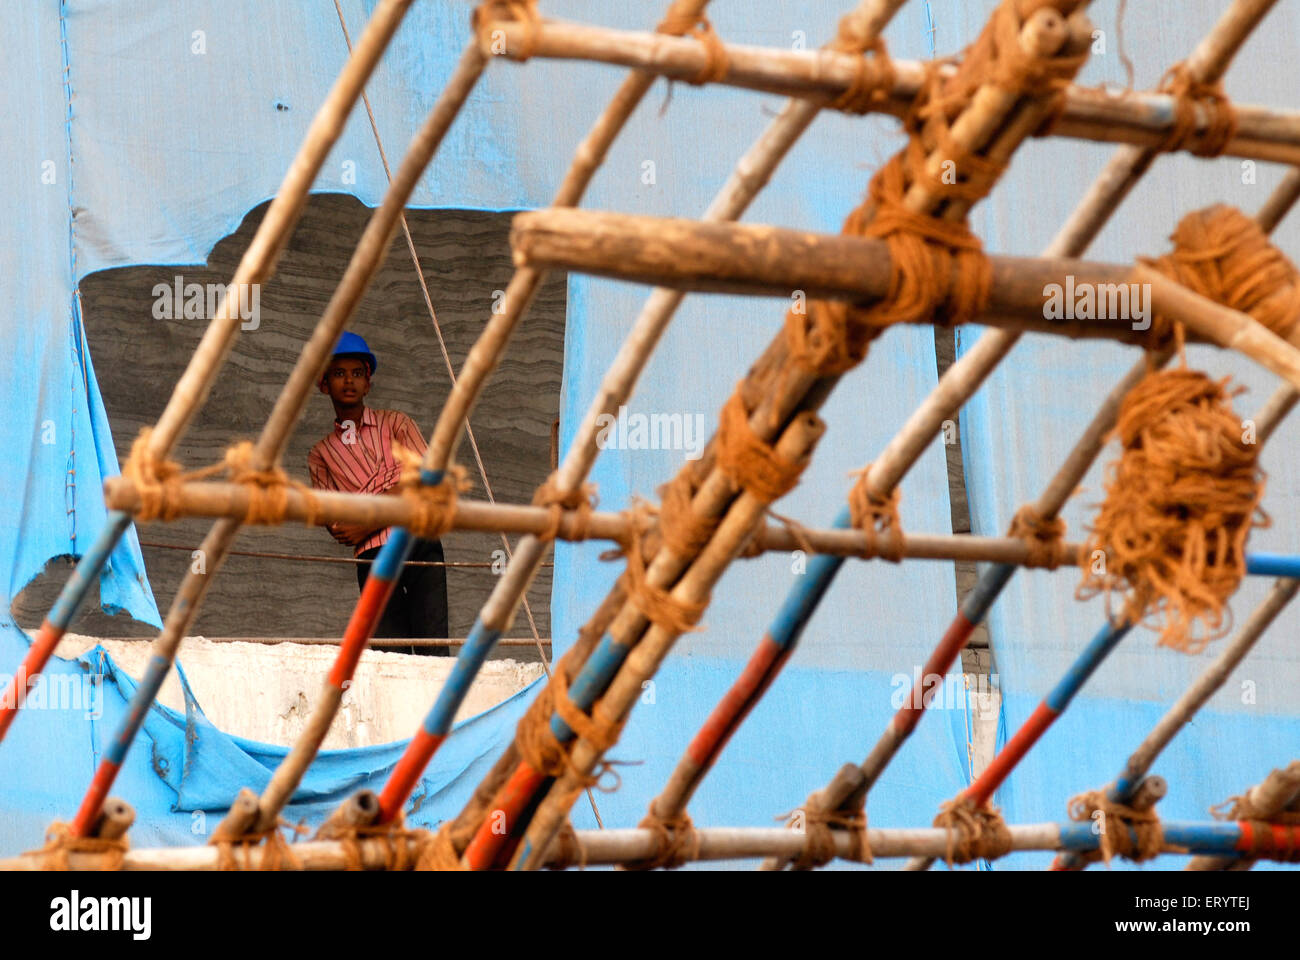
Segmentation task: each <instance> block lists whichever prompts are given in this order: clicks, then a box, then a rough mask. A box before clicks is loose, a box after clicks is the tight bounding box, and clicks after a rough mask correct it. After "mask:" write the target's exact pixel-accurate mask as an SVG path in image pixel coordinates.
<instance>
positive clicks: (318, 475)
mask: <svg viewBox="0 0 1300 960" xmlns="http://www.w3.org/2000/svg"><path fill="white" fill-rule="evenodd" d="M394 441H396V442H397V443H400V444H401V445H402V446H404V447H406V448H407V449H408V450H413V451H415V452H416V453H418V454H420V455H421V456H423V455H424V450H425V447H426V446H427V444H426V443H425V442H424V437H423V436H422V435H421V434H420V428H419V427H417V426H416V425H415V421H414V420H412V419H411V418H410V417H408V416H407V415H406V414H404V413H401V412H399V411H397V410H372V409H371V408H370V407H366V408H365V411H364V412H363V413H362V414H361V423H360V424H359V425H358V424H354V423H353V422H352V421H351V420H345V421H344V422H343V423H339V422H338V421H335V422H334V430H333V432H332V433H330V434H328V435H327V436H325V437H324V438H322V439H321V440H319V441H318V442H317V443H316V445H315V446H314V447H312V448H311V453H309V454H307V472H308V473H310V474H311V485H312V486H313V487H315V488H316V489H317V490H341V491H344V492H346V493H383V492H384V491H385V490H388V489H390V488H392V487H395V486H396V485H397V481H398V480H399V479H400V478H401V476H402V466H401V464H399V463H398V462H397V458H396V457H395V456H393V442H394ZM389 529H390V528H389V527H384V529H382V530H378V531H376V532H375V533H373V534H371V535H370V536H369V537H367V538H366V539H365V540H363V541H362V542H361V543H359V544H357V547H356V550H355V552H354V553H353V556H360V555H361V554H362V553H364V552H365V551H367V550H370V549H372V548H374V547H380V546H383V545H384V544H385V543H387V542H388V532H389Z"/></svg>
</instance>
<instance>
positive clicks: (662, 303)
mask: <svg viewBox="0 0 1300 960" xmlns="http://www.w3.org/2000/svg"><path fill="white" fill-rule="evenodd" d="M903 2H904V0H863V2H862V3H860V4H859V6H858V7H856V8H855V9H854V10H853V11H852V12H850V13H849V14H848V17H847V18H846V22H847V23H848V24H849V25H850V26H851V27H852V28H854V29H856V31H857V32H858V34H859V35H861V36H863V37H865V38H867V39H872V38H875V37H878V36H879V34H880V31H881V30H883V29H884V26H885V24H887V23H888V22H889V20H890V18H891V17H892V16H893V15H894V13H895V12H896V11H897V10H898V8H899V7H901V6H902V4H903ZM822 106H823V104H820V103H817V102H813V101H804V100H792V101H790V102H789V103H788V104H787V105H786V107H785V108H784V109H783V110H782V111H781V113H780V114H779V115H778V116H777V117H776V118H775V119H774V120H773V121H772V123H771V124H769V126H768V128H767V129H766V130H765V131H764V132H763V134H762V135H760V137H759V138H758V140H757V141H755V143H754V144H753V145H752V146H751V147H750V149H749V150H748V151H746V153H745V154H744V155H743V156H742V157H741V158H740V160H739V161H738V162H737V164H736V167H735V169H734V170H733V172H732V174H731V176H730V177H729V178H728V180H727V182H726V183H725V184H724V185H723V187H722V190H721V191H720V192H719V193H718V195H717V196H716V197H715V198H714V200H713V202H712V203H711V204H710V205H709V208H708V209H707V210H706V211H705V214H704V219H705V220H709V221H722V220H735V219H737V218H739V217H740V215H741V214H742V213H743V212H744V211H745V209H746V208H747V207H748V206H749V204H750V202H751V201H752V200H753V199H754V197H755V196H757V194H758V192H759V191H760V190H762V188H763V187H764V186H766V184H767V182H768V180H769V179H770V177H771V176H772V173H773V172H774V171H775V169H776V167H777V166H778V165H779V164H780V162H781V160H782V159H784V157H785V155H786V153H787V152H788V151H789V149H790V147H791V146H793V144H794V142H795V141H796V140H797V139H798V138H799V136H800V135H801V134H802V133H803V132H804V130H806V129H807V128H808V126H809V125H810V124H811V123H812V121H813V119H814V118H815V117H816V116H817V113H818V112H819V111H820V110H821V107H822ZM681 300H682V295H681V294H680V293H678V292H676V291H673V290H667V289H663V288H658V289H656V290H655V291H654V292H653V293H652V294H651V296H650V297H649V299H648V300H647V302H646V304H645V306H644V307H643V308H642V310H641V312H640V314H639V315H638V317H637V319H636V321H635V323H634V324H633V327H632V330H631V332H630V333H629V334H628V336H627V338H626V339H625V340H624V342H623V344H622V346H621V347H620V348H619V352H618V354H617V355H616V356H615V358H614V362H613V363H612V364H611V365H610V367H609V369H608V370H607V371H606V374H605V377H604V378H603V380H602V382H601V386H600V389H599V390H598V391H597V394H596V397H595V398H594V399H593V401H592V403H591V405H590V406H589V407H588V410H587V413H586V415H585V417H584V419H583V421H582V423H581V424H580V426H579V428H578V432H577V436H576V437H575V439H574V442H573V443H572V444H571V445H570V447H569V450H568V451H567V453H566V454H565V458H564V460H563V462H562V463H561V464H560V466H559V469H558V470H557V471H556V473H555V478H554V482H555V487H556V490H557V492H558V493H559V494H560V495H562V496H563V495H568V494H572V493H574V492H576V491H578V490H579V489H580V488H581V485H582V483H583V482H584V480H585V478H586V476H587V474H588V473H589V472H590V470H591V467H592V465H593V464H594V463H595V459H596V456H597V454H598V453H599V446H598V444H597V442H596V438H597V436H598V435H599V432H600V428H601V415H602V414H605V413H608V412H610V411H616V410H617V409H618V407H619V406H620V405H622V404H624V403H626V401H627V399H628V397H629V396H630V395H631V392H632V389H633V387H634V386H635V385H636V381H637V379H638V378H639V377H640V375H641V371H642V370H643V369H644V368H645V365H646V363H647V362H648V361H649V357H650V354H651V353H652V352H653V350H654V348H655V345H656V344H657V343H658V341H659V338H660V336H662V334H663V331H664V330H665V329H666V328H667V325H668V323H669V322H670V321H671V319H672V316H673V314H674V312H675V311H676V309H677V307H678V305H679V304H680V303H681ZM545 551H546V543H545V542H544V541H541V540H539V539H537V538H536V537H533V536H525V537H524V538H523V540H521V541H520V543H519V545H518V547H517V548H516V551H515V555H514V556H513V557H512V558H511V560H510V564H509V566H508V567H507V569H506V572H505V574H504V575H503V576H502V577H501V579H500V580H499V581H498V582H497V586H496V587H495V588H494V589H493V591H492V594H491V595H490V596H489V598H488V600H487V602H486V603H485V604H484V606H483V609H482V610H481V611H480V613H479V617H478V620H477V623H479V624H481V625H482V629H483V633H484V636H485V637H488V638H490V636H491V635H492V634H493V633H495V634H497V635H500V633H503V632H504V631H505V630H507V629H509V627H510V624H511V622H512V621H513V619H514V615H515V610H516V608H517V607H518V604H519V600H520V598H521V597H522V596H523V595H524V592H525V591H526V590H527V589H528V585H529V584H530V583H531V582H532V579H533V577H534V575H535V574H536V572H537V569H538V567H539V565H540V563H541V561H542V559H543V557H544V556H545ZM490 642H491V641H490V639H489V640H488V641H487V643H488V644H490ZM483 656H486V653H484V654H483ZM472 668H473V664H472V663H469V664H467V670H466V673H467V674H470V677H471V679H472V673H471V670H472ZM441 699H442V698H441V696H440V698H439V702H435V704H434V707H433V709H432V711H431V718H432V717H434V716H436V714H437V712H438V711H439V709H440V707H439V703H440V702H441ZM422 729H423V728H422ZM425 732H427V731H425ZM434 748H435V749H436V745H435V746H434ZM426 755H427V756H431V755H432V753H431V751H430V750H429V749H428V747H427V746H425V747H424V748H422V749H421V752H420V754H419V755H412V756H411V758H410V763H409V764H407V765H406V769H407V770H408V771H415V772H416V774H418V770H422V769H423V765H424V764H425V763H427V756H426ZM516 761H517V749H516V746H515V745H514V743H513V742H512V743H511V745H510V747H508V748H507V751H506V753H505V754H503V756H502V757H501V758H500V759H499V760H498V762H497V764H496V766H494V768H493V769H492V771H491V772H490V773H489V774H488V776H487V777H486V778H485V780H484V781H483V782H482V783H481V784H480V785H479V787H478V789H477V790H476V791H475V794H474V797H473V798H472V800H471V802H470V803H469V804H467V805H466V807H465V809H464V810H462V811H461V814H460V815H459V816H458V817H457V818H456V820H455V821H454V822H453V825H452V828H451V834H452V838H453V844H454V846H455V848H456V849H457V850H458V851H460V850H462V849H463V848H464V845H465V843H466V842H467V841H468V839H469V838H470V837H471V836H472V835H473V832H474V831H475V830H476V829H477V827H478V823H479V822H480V821H481V820H482V817H483V816H484V814H485V813H486V811H487V809H488V805H489V804H490V803H491V801H492V798H493V794H494V793H495V792H496V790H497V789H498V788H499V787H500V786H501V785H502V784H504V783H505V781H506V779H507V778H508V777H509V776H510V774H511V771H512V770H513V769H514V768H515V764H516ZM395 772H396V771H395ZM411 775H412V773H410V772H406V773H405V777H406V778H407V779H409V777H410V776H411ZM404 792H407V788H406V787H405V785H404V784H403V783H397V782H393V790H392V792H391V795H390V794H389V792H388V791H386V792H385V795H384V796H386V797H389V803H390V806H389V807H388V808H387V809H388V810H391V809H392V806H396V805H397V804H398V803H399V802H404V797H403V796H402V795H403V793H404Z"/></svg>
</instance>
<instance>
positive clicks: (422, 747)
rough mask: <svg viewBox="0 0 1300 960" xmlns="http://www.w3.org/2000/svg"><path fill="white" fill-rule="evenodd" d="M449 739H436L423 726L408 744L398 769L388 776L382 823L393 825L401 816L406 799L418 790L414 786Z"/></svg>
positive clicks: (381, 801)
mask: <svg viewBox="0 0 1300 960" xmlns="http://www.w3.org/2000/svg"><path fill="white" fill-rule="evenodd" d="M446 739H447V738H446V737H445V736H434V735H433V734H431V733H429V732H428V731H427V730H425V729H424V727H420V728H419V729H418V730H417V731H416V733H415V736H414V737H412V738H411V742H410V743H409V744H407V745H406V750H405V752H403V753H402V757H401V759H400V760H398V761H397V766H395V767H393V772H392V773H390V774H389V775H388V782H387V783H385V784H384V789H383V792H382V793H380V794H379V822H380V823H381V824H382V823H392V822H393V820H394V819H395V818H396V817H397V815H398V814H399V813H401V811H402V806H403V805H404V804H405V803H406V798H407V797H409V796H410V795H411V791H412V790H414V789H415V784H416V782H417V781H418V780H419V779H420V775H421V774H422V773H424V768H425V767H427V766H428V765H429V761H430V760H431V759H433V755H434V754H435V753H437V752H438V748H439V747H440V746H442V742H443V741H444V740H446Z"/></svg>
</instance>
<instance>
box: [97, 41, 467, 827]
mask: <svg viewBox="0 0 1300 960" xmlns="http://www.w3.org/2000/svg"><path fill="white" fill-rule="evenodd" d="M364 40H365V38H364V36H363V38H362V42H364ZM360 46H361V44H360V43H359V44H358V49H360ZM486 65H487V60H486V58H485V57H484V55H483V54H482V53H481V52H480V51H479V49H478V46H477V44H476V43H471V44H470V45H469V47H468V48H467V49H466V51H465V53H464V54H463V55H462V57H461V60H460V62H459V64H458V65H457V67H456V70H455V72H454V73H453V75H452V77H451V79H450V81H449V82H448V84H447V86H446V87H445V88H444V90H443V92H442V94H441V95H440V96H439V98H438V100H437V102H436V103H435V104H434V106H433V108H432V110H430V112H429V115H428V117H427V118H426V119H425V122H424V124H423V125H422V126H421V128H420V129H419V131H417V133H416V135H415V138H414V139H413V140H412V142H411V146H410V148H409V149H408V151H407V154H406V156H405V157H404V158H403V160H402V163H401V166H400V167H399V169H398V171H397V176H396V178H395V179H394V180H393V182H392V184H391V186H390V187H389V189H388V191H387V192H386V193H385V195H384V200H383V203H382V204H381V205H380V207H379V209H378V210H376V211H375V213H374V214H373V215H372V216H371V218H370V220H369V222H368V223H367V224H366V229H365V232H364V233H363V234H362V237H361V240H360V242H359V243H358V245H357V248H356V250H355V251H354V252H353V255H352V258H351V260H350V261H349V262H348V267H347V270H346V271H345V272H344V275H343V279H342V280H341V281H340V282H339V286H338V287H337V288H336V289H335V291H334V294H333V296H331V298H330V302H329V304H328V305H327V306H326V308H325V313H324V314H323V315H322V317H321V319H320V321H319V322H318V323H317V325H316V328H315V330H314V331H313V333H312V336H311V338H310V339H309V340H308V341H307V343H306V344H305V345H304V347H303V349H302V353H301V354H300V355H299V357H298V361H297V363H296V364H295V365H294V369H293V371H292V373H291V374H290V375H289V379H288V381H287V382H286V383H285V386H284V388H283V389H282V391H281V393H280V396H279V397H278V398H277V399H276V402H275V406H274V407H273V408H272V410H271V414H270V416H269V417H268V418H267V421H266V424H265V425H264V426H263V428H262V432H261V434H260V435H259V437H258V439H257V443H256V444H255V446H254V449H253V458H252V461H253V462H252V467H253V469H255V470H265V469H267V468H269V467H271V466H273V465H274V464H275V463H277V462H278V460H279V458H280V455H281V453H282V452H283V449H284V445H285V443H286V442H287V440H288V436H289V433H290V431H291V430H292V428H293V424H294V423H295V422H296V420H297V418H298V416H299V415H300V414H301V412H302V407H303V405H304V404H305V403H306V398H307V396H308V393H309V391H310V390H311V389H312V387H313V386H314V384H315V383H316V381H317V380H319V378H320V374H321V372H322V371H323V370H324V368H325V365H326V363H327V362H328V361H329V357H330V355H331V353H332V352H333V349H334V345H335V344H336V343H337V342H338V337H339V334H340V333H341V332H342V331H343V329H344V328H345V327H346V326H347V323H348V321H349V320H350V319H351V317H352V314H353V313H354V312H355V311H356V307H357V304H358V303H360V301H361V298H362V296H363V295H364V294H365V291H366V288H367V287H368V286H369V284H370V281H371V279H372V278H373V277H374V274H375V272H376V271H377V270H378V269H379V266H380V265H381V264H382V263H383V259H384V257H385V256H386V255H387V251H388V247H389V245H390V244H391V242H392V239H393V236H394V234H395V233H396V230H397V222H398V218H399V217H400V216H401V214H402V211H403V210H404V209H405V206H406V202H407V200H408V199H409V198H410V196H411V193H412V192H413V191H414V189H415V186H416V184H417V183H418V182H419V180H420V177H421V176H422V175H423V172H424V169H425V167H426V166H428V164H429V161H430V160H431V159H432V158H433V154H434V153H435V152H436V150H437V148H438V145H439V144H440V143H441V142H442V138H443V136H444V135H445V133H446V132H447V129H448V128H449V127H450V126H451V123H452V121H453V120H454V119H455V117H456V114H457V113H458V112H459V111H460V108H461V106H463V104H464V103H465V100H466V99H467V98H468V96H469V93H470V91H471V90H472V89H473V88H474V85H475V83H476V82H477V80H478V78H479V76H480V75H481V74H482V72H483V69H484V67H485V66H486ZM178 389H179V388H178ZM239 526H240V524H239V521H238V520H232V519H229V518H223V519H221V520H218V521H217V523H215V524H214V525H213V526H212V528H211V529H210V530H209V532H208V534H207V536H205V537H204V539H203V543H202V545H201V546H200V550H202V551H203V555H204V557H205V558H206V563H205V567H204V572H203V573H195V572H194V571H193V569H191V571H190V572H189V573H187V574H186V576H185V579H184V580H183V581H182V583H181V586H180V588H179V590H178V591H177V594H176V597H175V599H174V600H173V602H172V605H171V608H170V609H169V610H168V612H167V619H166V621H165V623H164V625H163V630H162V632H161V633H160V634H159V635H158V638H157V639H156V640H155V641H154V644H153V649H152V655H151V657H150V661H149V667H148V670H147V672H146V674H145V677H144V679H143V680H142V681H141V683H140V685H139V686H138V687H137V688H136V691H135V694H134V695H133V697H132V701H131V709H129V710H128V711H127V714H126V716H125V717H124V719H123V722H122V724H121V726H120V727H119V729H118V730H117V732H116V734H115V735H114V739H113V744H112V747H111V748H110V749H109V750H108V751H106V752H105V755H104V758H103V760H102V761H101V763H100V765H99V768H98V769H97V770H96V772H95V776H94V778H93V780H92V781H91V785H90V788H89V789H88V790H87V791H86V795H85V797H84V798H83V799H82V804H81V808H80V809H79V810H78V812H77V816H76V818H75V819H74V820H73V826H72V829H73V831H74V832H75V833H77V834H78V835H83V836H84V831H85V830H86V829H88V827H89V825H90V824H91V823H92V822H93V820H94V817H95V815H96V814H97V811H98V809H99V805H100V803H102V801H103V799H104V797H105V796H106V795H107V791H108V789H109V788H110V787H111V786H112V783H113V781H114V779H115V778H116V776H117V771H118V770H119V769H120V767H121V764H122V762H123V761H124V760H125V757H126V752H127V750H128V749H129V748H130V746H131V742H132V741H133V740H134V738H135V735H136V733H137V731H138V730H139V727H140V724H141V723H142V722H143V720H144V715H145V713H146V712H147V711H148V708H149V705H150V704H151V703H152V702H153V699H154V697H155V696H156V695H157V692H158V690H159V688H160V687H161V686H162V682H163V680H164V679H165V678H166V675H167V673H168V671H169V670H170V669H171V665H172V663H173V662H174V661H175V659H176V653H177V651H178V649H179V647H180V642H181V639H182V638H183V637H184V636H185V634H186V633H187V632H189V628H190V626H191V624H192V623H193V622H194V618H195V616H197V614H198V611H199V608H200V607H201V605H202V603H203V598H204V596H205V595H206V593H207V590H208V586H209V585H210V584H211V582H212V579H213V577H214V576H215V575H216V573H217V571H218V570H219V569H220V568H221V564H222V562H223V561H224V560H225V556H226V551H227V550H228V549H229V548H230V546H231V544H232V543H233V542H234V539H235V536H236V535H237V533H238V532H239ZM371 580H375V581H378V578H376V577H372V578H371ZM367 587H368V588H369V587H370V584H369V582H368V583H367ZM388 588H389V589H390V590H391V584H389V585H388ZM372 593H373V590H372ZM308 729H309V730H310V731H312V732H317V733H319V734H320V736H321V738H322V739H323V738H324V731H322V730H317V729H316V727H315V726H313V725H311V724H309V727H308ZM277 786H280V781H277V780H276V779H275V778H274V777H272V782H271V784H270V785H268V787H267V789H268V790H271V789H272V788H273V787H277ZM274 822H275V821H274V817H272V818H270V821H269V822H268V823H266V825H265V826H264V827H261V829H268V828H269V827H270V825H271V824H273V823H274Z"/></svg>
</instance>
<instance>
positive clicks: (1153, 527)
mask: <svg viewBox="0 0 1300 960" xmlns="http://www.w3.org/2000/svg"><path fill="white" fill-rule="evenodd" d="M1226 385H1227V380H1226V379H1225V380H1221V381H1218V382H1215V381H1212V380H1211V379H1210V378H1209V377H1208V376H1206V375H1205V374H1204V373H1201V372H1199V371H1194V370H1184V369H1177V370H1164V371H1159V372H1156V373H1152V374H1149V375H1148V376H1147V377H1146V378H1144V379H1143V380H1142V381H1141V382H1140V383H1139V384H1138V385H1137V386H1136V387H1134V388H1133V390H1132V391H1131V392H1130V393H1129V395H1128V396H1127V397H1125V399H1124V403H1123V405H1122V406H1121V407H1120V412H1119V420H1118V423H1117V425H1116V433H1117V434H1118V436H1119V440H1120V444H1121V447H1122V453H1121V455H1120V458H1119V460H1118V461H1116V462H1114V463H1112V464H1111V466H1110V471H1109V482H1108V484H1107V487H1106V500H1105V502H1104V503H1103V504H1102V507H1101V511H1100V513H1099V514H1098V516H1097V520H1096V522H1095V525H1094V526H1093V528H1092V531H1091V536H1090V538H1089V540H1088V543H1087V546H1086V548H1085V549H1086V553H1087V555H1089V556H1091V555H1092V554H1093V553H1094V552H1095V551H1098V550H1101V551H1104V555H1105V564H1104V569H1103V570H1102V571H1101V572H1097V571H1096V570H1095V569H1094V568H1091V567H1088V568H1085V572H1084V577H1083V581H1082V583H1081V584H1080V587H1079V591H1078V595H1079V598H1080V599H1087V598H1090V597H1092V596H1095V595H1096V594H1097V593H1105V594H1106V595H1107V602H1108V603H1109V599H1110V594H1111V592H1112V591H1114V590H1117V589H1120V590H1124V591H1127V592H1128V597H1127V601H1126V603H1125V606H1124V610H1123V614H1122V615H1123V616H1124V617H1125V618H1126V619H1131V620H1133V621H1134V622H1137V621H1141V620H1149V621H1150V625H1151V626H1152V627H1153V628H1154V629H1158V630H1159V631H1160V641H1159V642H1160V645H1161V646H1168V647H1173V648H1174V649H1176V650H1182V651H1184V652H1187V653H1199V652H1200V651H1201V650H1203V649H1204V648H1205V646H1206V644H1208V643H1209V642H1210V641H1211V640H1214V639H1218V638H1219V637H1221V636H1222V635H1223V634H1224V633H1226V632H1227V630H1228V626H1227V625H1225V623H1224V620H1225V618H1224V612H1225V609H1226V607H1227V603H1228V599H1229V598H1230V597H1231V596H1232V594H1233V593H1234V592H1235V591H1236V589H1237V586H1238V584H1240V583H1241V579H1242V577H1243V576H1245V573H1246V538H1247V536H1248V535H1249V533H1250V530H1251V528H1252V527H1254V526H1264V525H1267V518H1266V517H1263V515H1262V513H1261V514H1260V519H1257V517H1256V513H1257V511H1258V507H1259V502H1260V498H1261V497H1262V495H1263V490H1264V487H1263V474H1262V472H1261V471H1260V470H1259V468H1258V467H1257V465H1256V458H1257V456H1258V451H1259V448H1258V445H1257V444H1253V443H1244V442H1243V441H1242V427H1241V419H1240V418H1239V417H1238V416H1237V415H1236V414H1234V413H1233V412H1232V409H1231V405H1230V403H1229V399H1230V394H1229V393H1228V391H1227V389H1226ZM1198 622H1199V623H1203V624H1204V628H1205V631H1206V632H1205V633H1204V634H1203V635H1202V634H1199V633H1198V632H1197V631H1196V629H1195V627H1196V624H1197V623H1198Z"/></svg>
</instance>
